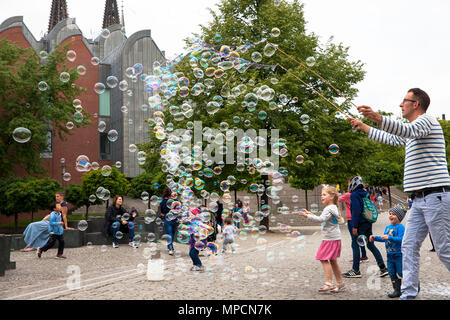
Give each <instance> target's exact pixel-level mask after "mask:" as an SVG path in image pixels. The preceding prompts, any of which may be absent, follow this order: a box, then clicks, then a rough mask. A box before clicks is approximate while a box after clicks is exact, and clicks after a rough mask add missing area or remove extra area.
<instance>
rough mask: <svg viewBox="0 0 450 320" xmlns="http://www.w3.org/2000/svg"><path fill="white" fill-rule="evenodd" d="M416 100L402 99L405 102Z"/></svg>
mask: <svg viewBox="0 0 450 320" xmlns="http://www.w3.org/2000/svg"><path fill="white" fill-rule="evenodd" d="M408 101H409V102H417V100H410V99H403V103H405V102H408Z"/></svg>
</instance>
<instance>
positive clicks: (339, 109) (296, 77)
mask: <svg viewBox="0 0 450 320" xmlns="http://www.w3.org/2000/svg"><path fill="white" fill-rule="evenodd" d="M278 66H279V67H280V68H281V69H283V70H284V71H286V72H287V73H289V74H290V75H292V76H293V77H294V78H295V79H297V80H298V81H300V82H301V83H303V84H304V85H305V86H307V87H308V88H310V89H311V90H313V91H314V92H315V93H317V94H318V95H319V96H320V97H321V98H322V99H324V100H325V101H327V102H328V103H329V104H331V105H332V106H333V107H334V108H335V109H336V110H338V111H339V112H340V113H342V114H343V115H345V116H346V117H347V120H350V119H352V117H350V116H349V115H348V114H347V113H345V112H344V111H342V109H341V108H339V107H338V106H337V105H335V104H334V103H333V102H331V101H330V100H329V99H328V98H327V97H325V96H324V95H323V94H321V93H320V92H319V91H317V90H316V89H314V88H313V87H312V86H310V85H309V84H307V83H306V82H305V81H303V80H302V79H300V78H299V77H298V76H297V75H295V74H294V73H292V72H291V71H289V70H288V69H286V68H285V67H283V66H282V65H280V64H279V65H278ZM353 118H354V117H353Z"/></svg>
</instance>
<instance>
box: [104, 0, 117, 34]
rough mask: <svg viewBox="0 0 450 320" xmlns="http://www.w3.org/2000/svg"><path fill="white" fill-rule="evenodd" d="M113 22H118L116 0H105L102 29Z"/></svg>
mask: <svg viewBox="0 0 450 320" xmlns="http://www.w3.org/2000/svg"><path fill="white" fill-rule="evenodd" d="M113 24H120V16H119V9H118V7H117V0H106V4H105V15H104V17H103V29H105V28H108V27H109V26H111V25H113Z"/></svg>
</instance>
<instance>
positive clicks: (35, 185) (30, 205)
mask: <svg viewBox="0 0 450 320" xmlns="http://www.w3.org/2000/svg"><path fill="white" fill-rule="evenodd" d="M60 189H61V185H60V184H59V183H58V182H57V181H55V180H52V179H48V178H45V179H36V178H32V177H25V178H15V179H9V180H3V181H1V182H0V192H1V193H2V194H3V195H4V197H3V199H2V200H1V201H0V211H1V213H3V214H6V215H7V216H11V215H14V230H15V231H17V224H18V217H19V213H22V212H31V214H32V217H33V213H34V212H36V211H38V210H48V207H49V206H50V204H51V203H52V202H53V201H55V193H56V192H57V191H58V190H60Z"/></svg>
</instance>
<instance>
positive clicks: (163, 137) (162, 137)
mask: <svg viewBox="0 0 450 320" xmlns="http://www.w3.org/2000/svg"><path fill="white" fill-rule="evenodd" d="M211 14H212V23H211V24H210V25H209V26H202V29H201V34H199V35H196V36H197V38H196V39H187V41H186V42H187V49H188V54H187V56H186V58H185V59H182V60H181V61H177V65H176V68H175V70H174V71H173V72H174V73H171V71H170V70H169V69H168V68H156V69H155V70H154V73H153V76H152V77H150V78H148V82H149V83H148V84H150V85H153V84H156V85H155V86H154V88H155V91H154V92H153V96H152V97H151V98H150V99H149V101H152V100H153V101H156V102H155V103H154V104H153V105H152V107H153V108H154V110H155V112H154V116H153V117H152V118H151V119H150V120H149V125H150V126H151V130H150V136H151V138H150V142H149V143H148V144H146V145H145V146H143V147H144V150H145V151H146V152H147V154H151V155H152V157H154V158H153V160H152V161H151V162H149V163H148V164H146V167H145V168H146V170H147V169H150V170H152V168H151V166H153V167H155V166H156V164H158V165H160V166H161V168H162V170H163V171H164V172H167V173H168V174H167V176H169V178H170V179H171V180H175V184H174V185H175V186H176V187H177V188H178V187H180V189H183V187H184V188H185V187H186V186H187V184H186V181H189V182H191V181H196V179H197V178H198V179H204V180H205V181H204V182H205V190H208V191H212V190H218V189H219V187H220V186H221V185H222V182H223V181H226V180H228V179H229V178H228V177H230V176H233V177H235V178H237V180H238V181H242V179H244V181H245V180H246V183H242V184H240V183H239V184H235V185H234V186H233V188H235V189H236V190H248V189H249V186H250V184H252V183H255V182H257V183H260V185H263V188H258V189H262V191H263V193H262V194H261V200H262V201H261V203H264V204H267V203H268V195H267V192H264V189H265V188H267V187H268V184H267V183H268V182H269V181H270V179H269V175H273V174H276V175H278V173H279V172H288V173H289V176H290V177H291V178H292V179H290V180H289V181H290V182H292V183H294V184H295V185H297V186H302V187H308V188H309V187H314V186H316V185H318V184H320V183H321V182H322V181H323V180H324V179H325V178H326V176H327V172H328V169H329V168H330V166H331V164H330V163H333V162H336V161H338V160H337V159H340V157H336V158H335V159H333V157H331V156H330V153H329V152H328V146H329V145H331V144H333V143H336V144H339V143H340V142H339V141H336V140H335V138H334V137H335V136H336V131H335V130H336V127H338V128H339V129H340V130H342V128H343V127H345V132H348V133H351V127H350V124H349V123H348V121H347V120H345V119H342V116H339V115H338V112H337V110H335V109H334V108H332V107H330V105H329V104H327V102H326V101H324V100H323V99H322V98H320V97H318V96H317V94H316V93H315V92H313V91H312V90H311V89H310V88H309V87H307V86H304V85H301V84H300V83H299V81H298V80H297V79H296V78H295V77H294V76H292V73H293V74H296V75H298V76H299V77H301V78H302V79H303V80H304V81H305V82H307V83H309V84H310V85H311V86H312V87H314V88H315V89H316V90H317V91H319V92H322V93H323V95H324V96H325V97H326V98H328V99H329V100H331V101H333V102H334V103H335V104H339V105H340V108H341V109H343V110H348V109H349V107H350V106H349V104H348V103H347V102H344V103H338V101H340V100H341V98H340V96H339V95H338V94H337V93H336V92H335V91H333V90H331V89H330V88H329V86H328V85H327V84H325V83H324V82H323V81H321V80H320V79H319V78H318V77H316V76H314V75H313V74H312V73H310V72H307V71H305V70H304V69H302V68H301V67H300V66H298V65H297V64H296V63H295V62H293V61H292V60H290V59H289V58H288V57H286V56H285V55H283V54H282V53H281V51H280V52H276V54H273V55H272V54H269V53H267V51H266V50H265V46H266V45H269V44H268V42H267V41H264V40H263V39H267V40H269V41H270V42H276V44H277V45H278V46H279V48H280V49H281V48H282V49H283V51H286V52H287V53H288V54H289V55H291V56H293V57H296V58H298V59H301V60H305V59H306V58H308V57H310V56H314V57H315V59H316V64H315V66H314V70H315V71H316V72H318V73H319V74H321V75H322V76H323V77H325V78H326V79H328V80H329V81H330V82H331V83H332V84H333V85H334V86H335V87H338V88H339V90H340V91H341V92H342V93H343V94H345V95H346V96H347V97H349V98H352V97H354V96H355V95H356V92H357V90H356V89H355V88H354V87H353V86H354V85H355V84H356V83H357V82H359V81H361V80H362V79H363V75H364V72H363V71H362V64H361V63H360V62H359V61H357V62H350V61H348V53H347V52H348V48H346V47H344V46H343V45H341V44H339V45H335V44H333V43H332V42H331V40H330V41H329V42H328V43H326V45H325V46H323V47H321V46H320V45H319V42H318V37H317V36H315V35H314V34H307V33H306V28H305V25H306V22H305V19H304V16H303V6H302V5H300V4H299V2H298V1H293V2H289V3H288V2H286V1H280V2H279V5H274V2H273V1H263V0H243V1H237V0H226V1H222V2H221V3H220V4H219V5H218V12H217V13H215V12H213V11H212V10H211ZM275 28H278V29H279V32H276V29H275ZM279 66H283V67H284V68H281V67H279ZM285 69H287V70H288V71H290V72H286V71H285ZM211 70H212V71H211ZM155 78H159V79H160V82H159V83H160V84H161V83H163V84H164V86H161V87H163V90H160V88H156V87H157V86H158V85H159V84H158V83H157V81H156V80H155ZM158 90H159V91H158ZM187 93H190V96H189V97H187ZM158 101H159V102H158ZM151 104H152V103H151ZM162 106H167V108H163V107H162ZM305 115H306V116H307V117H306V118H308V119H307V120H305V117H304V116H305ZM302 116H303V117H302ZM302 119H303V120H302ZM195 121H201V123H202V126H203V130H202V138H203V140H202V141H200V142H199V145H197V146H194V148H187V149H186V150H185V151H187V152H186V153H185V154H184V155H183V156H181V158H180V159H178V158H176V156H175V155H171V154H170V153H171V151H173V150H174V149H177V147H176V146H174V145H179V144H181V142H178V141H177V139H176V138H173V137H172V133H173V132H175V131H177V130H176V129H183V130H191V134H192V130H195V128H194V124H195ZM169 124H170V126H169ZM335 124H337V125H335ZM169 127H170V130H166V129H167V128H169ZM214 129H215V130H216V131H214ZM238 129H242V130H243V131H247V132H246V133H244V134H245V135H247V134H248V132H249V130H254V131H255V132H256V135H259V130H266V132H267V133H268V135H267V139H266V140H265V141H261V139H257V138H253V139H251V140H252V141H251V143H253V146H255V145H260V146H261V145H264V144H265V145H266V146H267V148H268V149H269V151H270V150H271V149H272V147H274V146H278V147H279V149H283V147H285V146H287V150H288V153H287V155H286V153H283V154H280V156H279V157H278V158H279V160H280V166H281V167H280V168H279V169H278V168H274V167H275V164H274V163H273V162H272V160H266V159H263V160H262V159H260V158H259V157H260V155H259V154H258V155H254V154H253V153H252V152H251V151H248V150H247V151H244V153H245V158H246V159H245V164H242V165H243V166H244V167H243V168H244V170H240V169H242V166H241V163H239V161H235V162H234V163H227V162H226V161H222V162H220V161H219V162H218V161H216V160H214V161H215V163H214V161H213V162H211V161H210V162H209V163H208V160H210V159H211V157H215V156H216V155H217V151H216V152H214V153H211V155H208V154H206V158H205V157H203V155H201V156H202V157H203V158H202V159H201V160H203V164H202V165H198V164H197V165H195V166H194V165H193V164H194V161H193V160H195V151H196V150H195V149H196V148H197V147H201V150H200V153H201V152H202V151H203V154H205V153H206V152H204V150H205V148H206V147H208V145H209V146H212V145H214V144H216V141H220V140H221V139H220V134H222V138H223V136H226V137H228V136H227V135H228V132H229V131H231V132H232V133H231V134H230V137H231V138H232V139H233V142H234V143H240V142H242V137H240V136H238V135H237V132H239V131H238ZM276 130H278V131H279V137H278V138H277V137H276V136H275V135H272V134H275V131H276ZM194 133H195V132H194ZM353 135H355V134H353ZM188 138H189V136H188ZM346 138H347V139H348V136H347V137H346ZM260 142H261V144H260ZM195 143H197V141H196V142H195ZM179 149H181V150H182V149H183V148H182V147H180V148H179ZM236 149H237V148H235V149H234V150H233V151H231V150H227V151H226V152H227V153H231V152H233V153H234V159H238V154H239V153H238V152H236ZM250 149H251V148H250ZM275 149H276V148H275ZM307 149H308V150H307ZM216 150H218V149H217V148H216ZM219 150H220V149H219ZM244 150H245V148H244ZM241 153H242V152H241ZM167 154H169V155H170V157H167ZM297 155H303V156H304V157H305V164H306V165H305V166H304V167H301V166H297V165H296V164H295V161H294V163H292V160H293V159H295V157H296V156H297ZM160 156H162V157H161V159H159V158H160ZM161 160H162V162H161ZM247 160H249V161H247ZM340 161H341V162H340V163H341V164H343V160H340ZM236 162H237V163H236ZM261 162H262V163H263V165H260V164H261ZM257 164H258V165H257ZM180 167H183V169H181V168H180ZM215 167H219V168H220V170H219V171H220V174H218V175H213V177H214V178H213V179H211V178H209V177H206V178H204V176H205V172H206V171H207V170H211V169H212V168H214V169H215ZM273 169H278V173H277V170H273ZM179 177H180V178H179ZM216 179H218V180H219V184H217V183H216ZM177 181H178V182H177ZM231 190H232V189H231ZM220 191H222V192H221V194H222V195H224V194H225V192H223V190H220V189H219V192H220ZM259 193H261V192H259V191H258V194H259ZM259 209H260V208H258V210H259ZM261 224H262V225H266V226H267V227H268V217H265V218H264V219H263V220H262V221H261Z"/></svg>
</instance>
